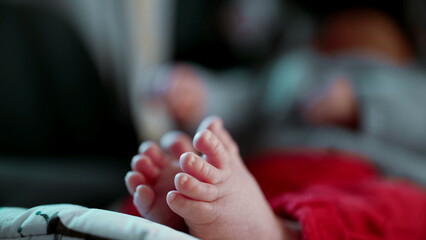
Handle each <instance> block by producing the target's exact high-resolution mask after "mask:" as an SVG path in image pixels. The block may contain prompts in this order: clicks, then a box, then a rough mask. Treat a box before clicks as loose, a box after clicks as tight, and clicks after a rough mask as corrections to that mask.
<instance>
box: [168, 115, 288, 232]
mask: <svg viewBox="0 0 426 240" xmlns="http://www.w3.org/2000/svg"><path fill="white" fill-rule="evenodd" d="M200 128H201V129H202V130H200V131H199V132H198V133H197V135H196V136H195V137H194V141H193V144H194V146H195V148H196V149H197V150H198V151H200V152H201V153H203V154H204V155H203V157H199V156H198V155H196V154H194V153H185V154H183V155H182V156H181V158H180V166H181V168H182V170H183V173H178V174H177V175H176V177H175V186H176V189H177V191H170V192H169V193H168V195H167V203H168V204H169V206H170V208H171V209H172V210H173V211H174V212H175V213H177V214H178V215H179V216H181V217H183V218H184V219H185V222H186V224H187V225H188V227H189V231H190V233H191V234H192V235H193V236H195V237H199V238H202V239H282V238H283V236H284V232H283V230H282V227H281V224H280V222H279V220H278V218H277V217H276V216H275V215H274V213H273V212H272V210H271V208H270V207H269V205H268V203H267V201H266V199H265V198H264V196H263V194H262V192H261V190H260V188H259V186H258V185H257V183H256V181H255V180H254V178H253V177H252V176H251V175H250V173H249V172H248V170H247V169H246V167H245V165H244V164H243V162H242V160H241V157H240V155H239V152H238V147H237V145H236V143H235V142H234V141H233V139H232V138H231V136H230V135H229V133H228V132H227V131H226V130H225V129H224V128H223V124H222V122H221V120H220V119H218V118H210V119H207V120H205V121H204V122H203V123H202V124H201V127H200Z"/></svg>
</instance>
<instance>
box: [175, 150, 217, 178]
mask: <svg viewBox="0 0 426 240" xmlns="http://www.w3.org/2000/svg"><path fill="white" fill-rule="evenodd" d="M179 164H180V167H181V169H182V170H183V171H184V172H185V173H188V174H189V175H191V176H193V177H195V178H196V179H198V180H200V181H201V182H206V183H211V184H217V183H220V182H222V181H223V179H224V178H225V176H224V172H223V171H221V170H220V169H217V168H216V167H214V166H212V165H211V164H210V163H208V162H207V161H205V160H204V159H202V158H201V157H200V156H198V155H196V154H195V153H185V154H182V156H181V157H180V159H179Z"/></svg>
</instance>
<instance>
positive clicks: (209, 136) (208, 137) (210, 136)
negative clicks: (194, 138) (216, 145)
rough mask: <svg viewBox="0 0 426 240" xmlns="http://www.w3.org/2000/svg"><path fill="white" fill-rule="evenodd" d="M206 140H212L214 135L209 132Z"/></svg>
mask: <svg viewBox="0 0 426 240" xmlns="http://www.w3.org/2000/svg"><path fill="white" fill-rule="evenodd" d="M205 138H206V140H210V139H211V138H212V134H211V133H210V132H209V131H207V132H206V136H205Z"/></svg>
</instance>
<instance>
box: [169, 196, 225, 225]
mask: <svg viewBox="0 0 426 240" xmlns="http://www.w3.org/2000/svg"><path fill="white" fill-rule="evenodd" d="M167 204H168V205H169V207H170V209H172V211H173V212H175V213H176V214H177V215H179V216H181V217H183V218H184V219H185V220H186V221H190V222H196V223H198V224H208V223H211V222H213V221H214V220H215V219H216V218H217V216H218V211H214V206H213V204H211V203H208V202H202V201H197V200H192V199H189V198H187V197H185V196H184V195H182V194H180V193H179V192H177V191H170V192H169V193H168V194H167Z"/></svg>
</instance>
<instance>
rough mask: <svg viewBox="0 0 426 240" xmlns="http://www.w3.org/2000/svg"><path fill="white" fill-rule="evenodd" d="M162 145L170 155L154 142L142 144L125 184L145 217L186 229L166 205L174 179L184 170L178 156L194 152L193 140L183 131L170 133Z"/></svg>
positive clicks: (162, 140) (162, 141) (179, 228)
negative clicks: (180, 165)
mask: <svg viewBox="0 0 426 240" xmlns="http://www.w3.org/2000/svg"><path fill="white" fill-rule="evenodd" d="M161 145H162V147H163V148H165V149H167V150H168V152H169V153H170V156H169V155H166V154H165V153H164V152H163V151H162V150H161V149H160V147H159V146H158V145H157V144H155V143H153V142H144V143H143V144H141V146H140V148H139V154H138V155H136V156H135V157H133V159H132V164H131V165H132V171H130V172H128V173H127V175H126V177H125V182H126V186H127V189H128V191H129V192H130V194H132V195H133V203H134V205H135V206H136V209H137V210H138V211H139V213H140V214H141V215H142V216H143V217H145V218H147V219H149V220H151V221H155V222H158V223H161V224H164V225H167V226H169V227H173V228H175V229H178V230H184V229H186V225H185V222H184V221H183V219H182V218H181V217H179V216H178V215H176V214H175V213H174V212H172V211H171V210H170V208H169V207H168V206H167V203H166V194H167V192H169V191H170V190H173V189H175V187H174V184H173V178H174V176H175V175H176V174H177V173H178V172H181V169H180V167H179V161H178V160H177V159H178V158H179V156H180V155H181V154H182V153H184V152H187V151H193V148H192V144H191V140H190V138H189V137H188V136H186V135H184V134H182V133H178V132H171V133H168V134H166V135H165V136H164V137H163V138H162V139H161Z"/></svg>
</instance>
